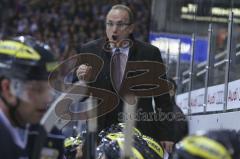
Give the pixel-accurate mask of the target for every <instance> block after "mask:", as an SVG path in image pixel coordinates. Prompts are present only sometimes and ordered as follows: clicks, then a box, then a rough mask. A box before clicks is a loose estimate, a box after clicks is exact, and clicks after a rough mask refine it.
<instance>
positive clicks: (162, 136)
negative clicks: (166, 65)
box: [153, 48, 174, 141]
mask: <svg viewBox="0 0 240 159" xmlns="http://www.w3.org/2000/svg"><path fill="white" fill-rule="evenodd" d="M153 56H154V58H153V59H155V60H157V61H158V62H161V63H163V60H162V57H161V53H160V51H159V49H157V48H156V50H154V54H153ZM160 78H161V79H162V80H167V78H166V69H164V74H163V75H161V77H160ZM166 84H167V83H166ZM154 102H155V111H156V113H157V116H158V118H157V120H156V121H154V122H155V126H156V129H157V130H156V131H157V134H159V136H157V138H158V141H173V140H174V131H173V130H174V129H173V122H172V121H171V120H172V118H173V117H174V116H173V105H172V102H171V98H170V95H169V92H165V93H163V94H160V96H157V97H154Z"/></svg>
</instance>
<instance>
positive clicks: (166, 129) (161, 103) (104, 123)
mask: <svg viewBox="0 0 240 159" xmlns="http://www.w3.org/2000/svg"><path fill="white" fill-rule="evenodd" d="M105 42H106V40H105V39H104V38H101V39H98V40H95V41H91V42H89V43H87V44H84V45H83V46H81V48H80V49H79V50H78V53H93V54H95V55H98V56H99V57H101V58H102V59H103V61H104V65H103V68H102V70H101V72H100V73H99V75H98V77H97V78H96V80H95V82H93V83H92V86H94V87H98V88H103V89H107V90H110V91H112V92H115V90H114V88H113V86H112V83H111V79H110V78H111V77H110V60H111V53H109V52H106V51H104V50H103V46H104V44H105ZM128 61H157V62H161V63H162V62H163V61H162V58H161V54H160V51H159V49H158V48H157V47H155V46H152V45H150V44H147V43H144V42H140V41H137V40H133V46H132V47H131V48H130V50H129V54H128ZM80 64H81V62H78V64H77V65H80ZM126 67H127V66H126ZM157 69H159V68H156V70H157ZM148 78H151V77H148ZM162 78H165V75H164V76H162ZM75 81H76V75H75ZM154 100H155V105H156V106H155V108H160V109H161V111H162V112H164V113H168V112H172V110H173V108H172V104H171V102H170V97H169V94H168V93H165V94H162V95H160V96H157V97H155V98H154ZM122 110H123V109H122V101H121V100H120V103H119V105H118V106H117V107H116V108H115V109H114V110H113V111H111V112H110V113H108V114H105V115H104V116H101V117H99V118H98V129H99V130H101V129H103V128H106V127H108V126H110V125H111V124H113V123H117V122H121V121H119V113H120V112H122ZM138 110H139V111H138V112H139V115H140V117H139V116H138V117H139V118H138V121H137V128H139V129H140V131H141V132H142V133H143V134H145V135H148V136H151V137H153V138H155V139H156V140H157V141H164V140H168V141H173V136H174V134H173V125H172V123H171V122H167V121H161V119H157V120H155V121H152V120H153V119H152V117H150V116H151V115H150V114H151V113H153V112H154V108H153V104H152V97H148V98H140V99H139V101H138ZM158 111H159V109H156V113H157V114H158V115H159V116H160V112H158ZM144 113H145V114H144ZM147 115H149V116H147Z"/></svg>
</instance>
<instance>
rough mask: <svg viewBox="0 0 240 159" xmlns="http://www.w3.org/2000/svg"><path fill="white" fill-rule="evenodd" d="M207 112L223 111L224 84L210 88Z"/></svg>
mask: <svg viewBox="0 0 240 159" xmlns="http://www.w3.org/2000/svg"><path fill="white" fill-rule="evenodd" d="M207 100H208V104H207V109H206V110H207V111H221V110H223V106H224V105H223V101H224V84H220V85H216V86H212V87H208V97H207Z"/></svg>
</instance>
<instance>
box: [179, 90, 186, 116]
mask: <svg viewBox="0 0 240 159" xmlns="http://www.w3.org/2000/svg"><path fill="white" fill-rule="evenodd" d="M176 103H177V105H178V106H179V107H180V108H181V110H182V111H183V113H184V114H188V92H187V93H183V94H180V95H177V97H176Z"/></svg>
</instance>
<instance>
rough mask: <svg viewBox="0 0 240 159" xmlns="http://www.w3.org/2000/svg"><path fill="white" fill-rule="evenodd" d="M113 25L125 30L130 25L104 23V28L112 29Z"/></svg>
mask: <svg viewBox="0 0 240 159" xmlns="http://www.w3.org/2000/svg"><path fill="white" fill-rule="evenodd" d="M114 25H115V26H116V27H117V28H119V29H125V28H126V27H127V26H129V25H131V23H123V22H117V23H113V22H106V26H107V27H108V28H113V27H114Z"/></svg>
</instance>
